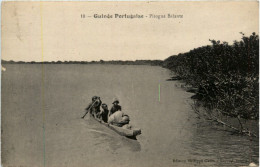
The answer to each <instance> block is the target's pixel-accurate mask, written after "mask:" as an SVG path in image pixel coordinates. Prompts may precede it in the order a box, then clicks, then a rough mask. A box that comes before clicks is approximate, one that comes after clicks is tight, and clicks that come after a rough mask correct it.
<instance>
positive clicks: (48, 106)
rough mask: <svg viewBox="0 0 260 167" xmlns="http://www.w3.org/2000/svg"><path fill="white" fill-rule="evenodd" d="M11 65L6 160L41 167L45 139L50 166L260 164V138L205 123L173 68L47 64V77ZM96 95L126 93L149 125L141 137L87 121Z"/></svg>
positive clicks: (131, 108) (135, 117) (5, 106)
mask: <svg viewBox="0 0 260 167" xmlns="http://www.w3.org/2000/svg"><path fill="white" fill-rule="evenodd" d="M6 68H7V71H5V72H3V74H2V118H3V119H2V132H3V133H2V143H3V144H2V151H3V153H2V155H3V156H2V161H3V164H7V165H16V166H17V165H24V166H42V165H43V161H44V160H43V158H44V156H43V155H44V152H43V146H44V144H45V148H46V149H45V153H46V155H45V161H46V166H104V165H105V166H167V167H168V166H238V165H248V164H249V163H250V162H251V161H254V162H256V163H258V154H259V152H258V147H259V145H258V139H253V140H250V138H249V137H246V136H239V135H232V133H230V132H228V131H224V130H223V128H219V127H218V126H215V125H211V124H209V123H207V122H201V120H199V119H198V118H197V116H196V114H195V113H194V112H193V111H192V109H191V107H190V105H189V101H190V96H191V95H192V94H190V93H187V92H185V91H183V90H182V89H180V88H177V87H175V86H174V83H175V82H177V81H171V82H169V81H166V80H167V79H169V78H170V71H169V70H167V69H163V68H161V67H154V66H127V65H125V66H121V65H44V75H42V71H41V70H42V67H41V65H6ZM42 77H43V78H44V84H42V83H43V82H42ZM159 84H160V86H161V91H160V92H161V94H160V101H159V90H158V85H159ZM42 90H44V91H42ZM93 95H98V96H101V98H102V101H103V102H105V103H107V104H108V106H109V107H111V105H112V104H111V103H112V99H113V98H114V97H117V98H119V100H120V104H121V105H122V108H123V111H124V112H126V113H127V114H129V115H130V118H131V123H132V124H134V125H136V126H137V127H140V128H142V135H140V136H138V140H131V139H128V138H125V137H122V136H119V135H118V134H116V133H115V132H114V131H111V130H110V129H108V128H106V127H104V126H102V125H100V124H99V123H97V122H95V121H93V120H89V119H87V118H86V119H85V120H82V119H80V117H81V116H82V115H83V114H84V108H85V107H86V105H87V104H88V103H89V102H90V100H91V97H92V96H93ZM43 103H44V104H43ZM43 115H44V117H43ZM43 124H44V125H45V140H44V136H43V128H42V127H43ZM253 125H254V126H255V127H257V126H258V125H257V123H256V124H253ZM256 130H257V131H258V128H256Z"/></svg>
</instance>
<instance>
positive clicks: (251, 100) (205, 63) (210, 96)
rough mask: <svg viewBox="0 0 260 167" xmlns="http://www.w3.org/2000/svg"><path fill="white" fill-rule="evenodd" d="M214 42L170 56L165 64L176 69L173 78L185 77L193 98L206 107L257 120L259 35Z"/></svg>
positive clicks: (222, 112) (183, 78)
mask: <svg viewBox="0 0 260 167" xmlns="http://www.w3.org/2000/svg"><path fill="white" fill-rule="evenodd" d="M211 42H212V45H208V46H203V47H199V48H196V49H193V50H191V51H190V52H187V53H183V54H179V55H176V56H171V57H169V58H167V59H166V60H165V61H164V63H163V67H165V68H168V69H170V70H171V71H173V72H174V73H175V76H174V77H173V78H172V80H176V79H178V80H183V81H184V82H185V85H187V87H188V89H190V91H191V92H194V93H195V96H193V98H194V99H196V100H197V101H199V102H200V104H201V105H203V107H204V108H206V109H207V110H211V111H213V110H217V112H220V113H221V114H223V115H226V116H230V117H234V118H237V119H240V118H243V119H246V120H252V119H253V120H258V119H259V108H258V104H259V89H258V80H259V74H258V64H259V62H258V61H259V60H258V55H259V38H258V35H256V34H255V33H253V34H252V35H251V36H249V37H246V36H244V35H242V39H241V41H235V42H234V43H233V44H232V45H229V44H228V43H226V42H223V43H221V42H220V41H215V40H211ZM245 60H246V61H245Z"/></svg>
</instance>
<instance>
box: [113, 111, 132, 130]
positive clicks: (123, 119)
mask: <svg viewBox="0 0 260 167" xmlns="http://www.w3.org/2000/svg"><path fill="white" fill-rule="evenodd" d="M129 121H130V119H129V116H128V115H126V114H124V113H123V112H122V111H116V112H115V113H114V114H112V115H111V116H109V118H108V123H110V124H112V125H116V126H119V127H122V126H124V125H126V124H128V123H129Z"/></svg>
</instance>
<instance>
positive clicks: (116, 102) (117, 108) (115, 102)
mask: <svg viewBox="0 0 260 167" xmlns="http://www.w3.org/2000/svg"><path fill="white" fill-rule="evenodd" d="M112 104H113V106H112V107H111V109H110V111H109V114H108V116H110V115H112V114H114V113H115V112H116V111H121V110H122V107H121V106H120V105H119V100H118V99H114V100H113V103H112Z"/></svg>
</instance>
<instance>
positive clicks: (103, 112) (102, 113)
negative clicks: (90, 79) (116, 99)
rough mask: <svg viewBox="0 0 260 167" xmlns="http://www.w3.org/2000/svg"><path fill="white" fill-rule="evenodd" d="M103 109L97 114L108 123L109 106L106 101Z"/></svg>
mask: <svg viewBox="0 0 260 167" xmlns="http://www.w3.org/2000/svg"><path fill="white" fill-rule="evenodd" d="M101 108H102V110H101V111H100V112H99V113H98V114H97V116H98V118H99V119H101V120H102V121H104V122H106V123H107V120H108V112H109V111H108V107H107V105H106V104H105V103H103V104H102V106H101Z"/></svg>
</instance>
